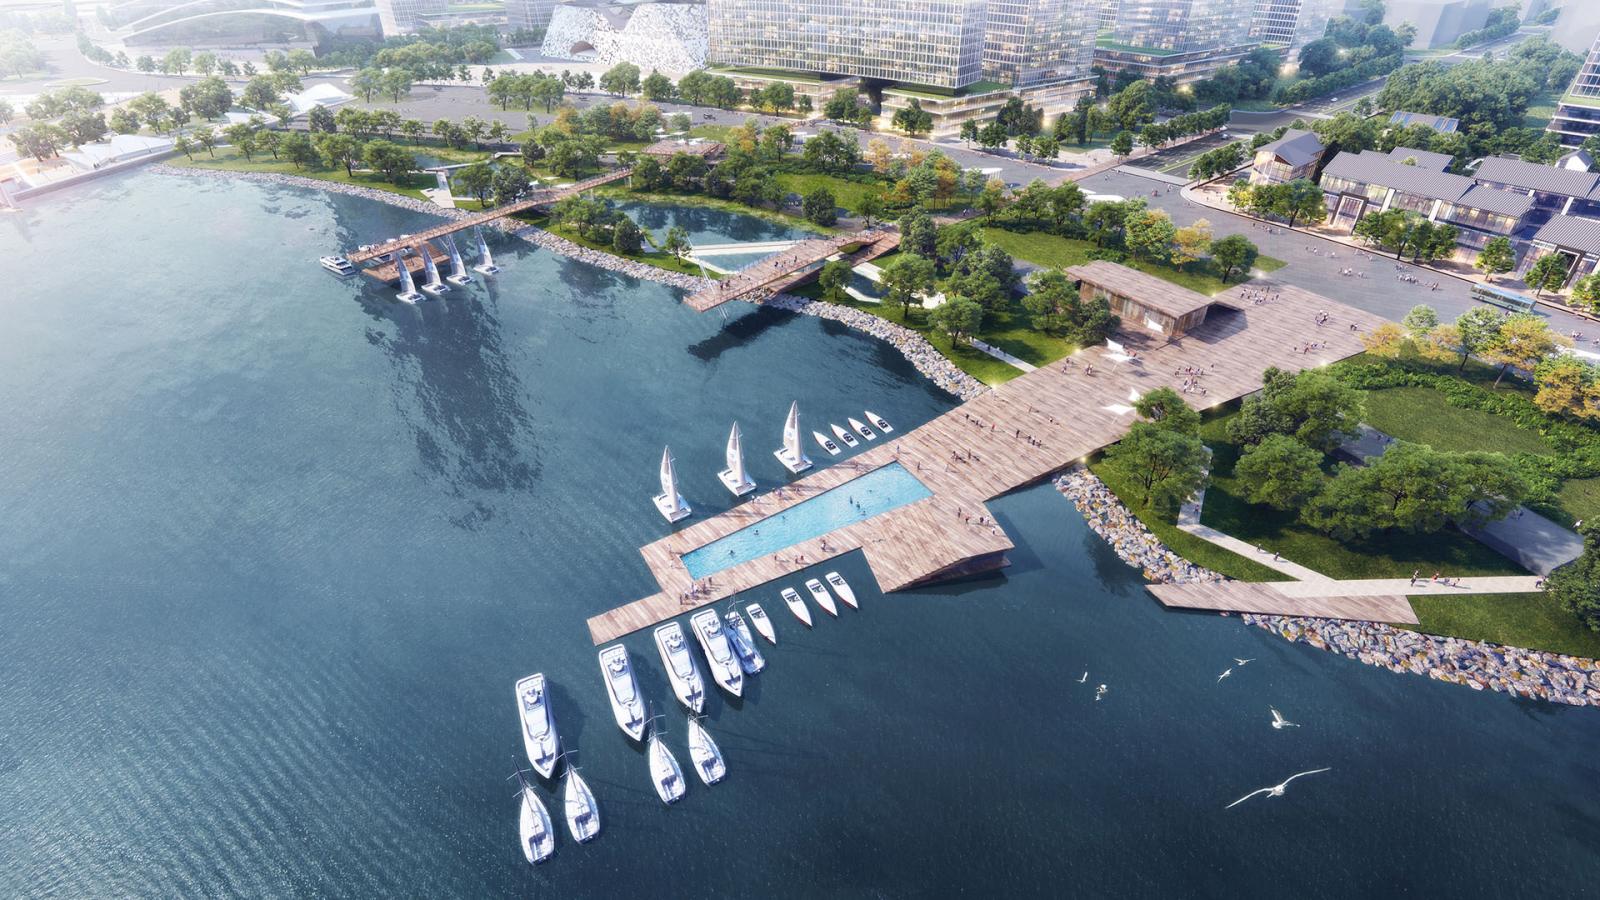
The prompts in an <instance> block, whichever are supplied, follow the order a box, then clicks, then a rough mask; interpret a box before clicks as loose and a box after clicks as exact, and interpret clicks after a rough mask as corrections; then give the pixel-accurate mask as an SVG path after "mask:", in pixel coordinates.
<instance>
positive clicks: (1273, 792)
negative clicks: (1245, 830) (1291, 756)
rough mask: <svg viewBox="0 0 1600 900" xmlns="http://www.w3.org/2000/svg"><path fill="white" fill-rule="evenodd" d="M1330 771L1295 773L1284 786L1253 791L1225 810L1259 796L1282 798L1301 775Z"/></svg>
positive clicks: (1327, 770) (1313, 770) (1286, 779)
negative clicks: (1284, 791)
mask: <svg viewBox="0 0 1600 900" xmlns="http://www.w3.org/2000/svg"><path fill="white" fill-rule="evenodd" d="M1329 771H1332V769H1312V770H1311V771H1309V772H1297V773H1295V774H1293V775H1290V776H1289V777H1288V778H1285V779H1284V780H1283V783H1282V784H1275V785H1273V786H1272V787H1264V788H1262V789H1260V790H1258V791H1251V792H1250V793H1248V794H1245V795H1244V796H1243V797H1240V798H1239V799H1237V800H1235V801H1233V802H1232V803H1229V804H1228V805H1227V806H1224V807H1223V809H1233V808H1234V807H1235V806H1238V805H1239V804H1241V803H1243V802H1245V801H1246V800H1249V799H1250V798H1251V797H1254V796H1255V795H1257V794H1266V795H1267V796H1268V797H1282V796H1283V790H1284V788H1287V787H1288V786H1289V782H1291V781H1293V780H1295V779H1296V778H1299V777H1300V776H1301V775H1315V774H1317V773H1318V772H1329Z"/></svg>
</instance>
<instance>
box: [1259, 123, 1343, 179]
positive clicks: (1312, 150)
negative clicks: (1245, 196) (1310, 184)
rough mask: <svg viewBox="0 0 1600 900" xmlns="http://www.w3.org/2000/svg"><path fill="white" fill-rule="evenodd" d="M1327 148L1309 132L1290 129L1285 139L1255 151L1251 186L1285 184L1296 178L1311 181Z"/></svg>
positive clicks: (1285, 133) (1279, 139) (1284, 135)
mask: <svg viewBox="0 0 1600 900" xmlns="http://www.w3.org/2000/svg"><path fill="white" fill-rule="evenodd" d="M1326 149H1327V148H1326V147H1324V146H1323V144H1322V139H1321V138H1318V137H1317V136H1316V135H1315V134H1313V133H1312V132H1309V131H1303V130H1301V129H1299V128H1291V129H1289V130H1288V131H1285V132H1284V133H1283V137H1280V138H1278V139H1277V140H1275V141H1273V142H1271V143H1269V144H1262V145H1261V146H1260V147H1258V148H1256V155H1255V161H1254V162H1252V163H1251V164H1250V183H1251V184H1283V183H1284V182H1286V181H1293V180H1295V179H1296V178H1310V177H1311V176H1312V175H1313V174H1314V173H1315V172H1316V170H1317V163H1319V162H1321V161H1322V154H1323V152H1324V151H1325V150H1326Z"/></svg>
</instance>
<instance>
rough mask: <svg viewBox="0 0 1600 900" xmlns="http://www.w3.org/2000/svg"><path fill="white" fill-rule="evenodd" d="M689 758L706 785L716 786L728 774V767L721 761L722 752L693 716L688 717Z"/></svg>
mask: <svg viewBox="0 0 1600 900" xmlns="http://www.w3.org/2000/svg"><path fill="white" fill-rule="evenodd" d="M689 758H690V759H691V760H694V770H695V772H696V773H697V774H698V775H699V776H700V780H701V781H704V782H705V783H706V784H707V785H713V784H716V783H717V782H719V781H721V780H722V779H723V777H724V776H726V775H727V774H728V766H727V764H726V763H724V762H723V761H722V751H721V750H720V749H719V748H718V747H717V742H716V741H713V740H712V739H711V735H710V734H708V733H707V732H706V730H705V728H703V727H701V725H700V720H699V719H696V718H695V717H694V716H690V717H689Z"/></svg>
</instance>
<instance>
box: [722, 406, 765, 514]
mask: <svg viewBox="0 0 1600 900" xmlns="http://www.w3.org/2000/svg"><path fill="white" fill-rule="evenodd" d="M739 438H740V434H739V423H738V422H735V423H733V430H732V431H729V432H728V449H727V451H726V453H725V454H724V459H725V460H726V462H727V463H728V467H727V468H726V469H723V470H722V471H721V472H718V473H717V477H718V478H720V479H722V486H723V487H726V488H727V489H728V490H729V491H731V492H733V495H734V496H735V497H743V496H744V495H745V494H748V493H750V492H751V491H753V490H755V489H756V483H755V482H754V481H751V480H750V475H749V473H747V472H746V471H745V470H744V448H743V447H742V446H741V445H740V442H739Z"/></svg>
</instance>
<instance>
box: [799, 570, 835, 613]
mask: <svg viewBox="0 0 1600 900" xmlns="http://www.w3.org/2000/svg"><path fill="white" fill-rule="evenodd" d="M806 590H808V591H810V592H811V599H813V600H815V601H817V605H818V606H820V607H822V611H823V612H825V613H827V614H828V615H830V616H835V617H837V616H838V615H839V607H837V606H835V605H834V603H833V595H832V594H829V593H828V589H827V588H825V587H823V586H822V582H820V581H818V580H816V579H815V578H807V579H806Z"/></svg>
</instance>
